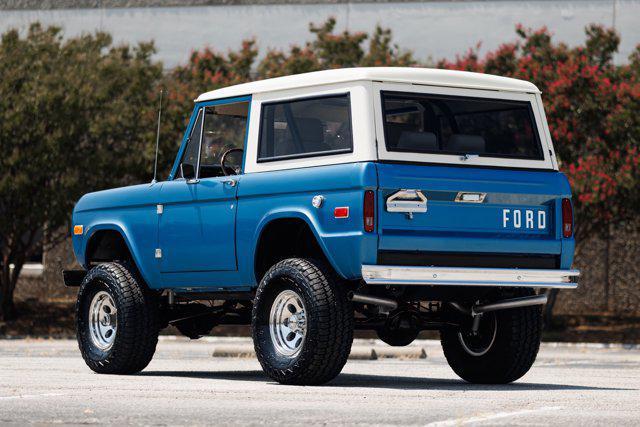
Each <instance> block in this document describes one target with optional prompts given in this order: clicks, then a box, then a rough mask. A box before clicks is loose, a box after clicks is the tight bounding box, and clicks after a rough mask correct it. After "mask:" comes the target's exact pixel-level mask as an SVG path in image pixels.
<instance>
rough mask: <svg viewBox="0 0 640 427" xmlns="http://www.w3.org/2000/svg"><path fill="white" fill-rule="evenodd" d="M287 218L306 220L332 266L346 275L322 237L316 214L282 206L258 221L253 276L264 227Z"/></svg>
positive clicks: (252, 252) (342, 275) (255, 235)
mask: <svg viewBox="0 0 640 427" xmlns="http://www.w3.org/2000/svg"><path fill="white" fill-rule="evenodd" d="M287 218H295V219H300V220H302V221H304V222H305V223H306V224H307V226H308V227H309V229H310V230H311V233H313V237H314V238H315V239H316V242H318V246H319V247H320V250H322V253H323V254H324V256H325V257H326V258H327V260H328V261H329V264H330V265H331V267H332V268H333V269H334V270H335V271H336V272H337V273H338V274H339V275H340V276H341V277H344V274H343V273H342V271H341V270H340V269H339V268H338V264H337V263H336V262H335V260H334V259H333V257H332V256H331V252H330V251H329V250H328V249H327V247H326V245H325V243H324V239H322V237H321V236H322V235H321V234H320V233H319V232H318V230H319V229H320V227H319V225H318V223H317V221H316V220H315V218H314V216H313V215H311V214H310V213H309V212H308V211H306V210H304V209H299V208H297V209H292V208H282V209H274V210H272V211H269V212H267V213H266V214H265V215H264V216H263V217H262V218H261V219H260V222H259V223H258V226H257V227H256V232H255V234H254V238H253V241H254V244H253V249H252V251H251V267H250V268H251V270H250V271H251V277H255V274H256V272H255V262H256V256H257V251H258V245H259V244H260V239H261V238H262V233H263V231H264V229H265V228H266V227H267V226H268V225H269V224H270V223H271V222H273V221H275V220H278V219H287Z"/></svg>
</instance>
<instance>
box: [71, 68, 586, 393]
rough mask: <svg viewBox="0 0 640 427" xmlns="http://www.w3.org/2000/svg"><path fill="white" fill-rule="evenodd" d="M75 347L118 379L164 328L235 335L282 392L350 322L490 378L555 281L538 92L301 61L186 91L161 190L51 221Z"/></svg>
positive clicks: (323, 373) (558, 272) (512, 374)
mask: <svg viewBox="0 0 640 427" xmlns="http://www.w3.org/2000/svg"><path fill="white" fill-rule="evenodd" d="M72 230H73V231H72V233H73V247H74V251H75V255H76V257H77V260H78V262H79V263H80V265H81V266H82V267H83V268H84V269H83V270H74V271H65V272H64V279H65V283H66V284H67V285H68V286H79V292H78V299H77V305H76V311H77V337H78V342H79V346H80V350H81V352H82V356H83V357H84V360H85V361H86V363H87V365H88V366H89V367H90V368H91V369H93V370H94V371H96V372H99V373H106V374H130V373H135V372H138V371H140V370H142V369H144V368H145V367H146V366H147V365H148V364H149V362H150V361H151V358H152V357H153V354H154V351H155V348H156V344H157V341H158V333H159V331H160V330H161V329H163V328H165V327H167V326H169V325H173V326H174V327H175V328H177V330H178V331H180V332H181V333H182V334H184V335H186V336H188V337H190V338H193V339H195V338H199V337H202V336H204V335H207V334H209V333H210V332H211V331H212V330H213V329H214V328H215V327H216V326H218V325H229V324H234V325H249V324H250V325H251V328H252V334H253V341H254V344H255V350H256V354H257V357H258V360H259V361H260V364H261V365H262V367H263V369H264V371H265V372H266V374H267V375H268V376H270V377H271V378H273V379H274V380H276V381H278V382H280V383H285V384H306V385H309V384H322V383H325V382H327V381H329V380H331V379H333V378H334V377H335V376H336V375H338V374H339V373H340V371H341V370H342V368H343V366H344V364H345V362H346V361H347V357H348V356H349V352H350V349H351V344H352V340H353V334H354V330H356V329H358V330H372V331H375V332H376V333H377V335H378V337H379V338H380V339H381V340H382V341H384V342H386V343H388V344H389V345H392V346H404V345H408V344H410V343H411V342H412V341H413V340H414V339H415V338H416V337H417V335H418V333H419V332H420V331H422V330H438V331H439V332H440V336H441V342H442V347H443V349H444V354H445V356H446V359H447V361H448V362H449V364H450V366H451V368H452V369H453V370H454V371H455V373H456V374H458V375H459V376H460V377H461V378H463V379H464V380H466V381H469V382H473V383H508V382H511V381H515V380H516V379H518V378H520V377H521V376H523V375H524V374H525V373H526V372H527V371H528V370H529V368H530V367H531V365H532V364H533V362H534V360H535V358H536V354H537V352H538V348H539V343H540V334H541V322H542V320H541V307H542V304H544V303H545V302H546V296H545V292H544V290H546V289H549V288H560V289H570V288H575V287H576V286H577V276H578V275H579V272H578V271H576V270H572V269H571V264H572V260H573V252H574V238H573V212H572V206H571V190H570V188H569V183H568V181H567V178H566V177H565V175H563V174H562V173H560V172H559V171H558V162H557V159H556V157H555V154H554V150H553V145H552V142H551V137H550V134H549V129H548V126H547V122H546V119H545V115H544V111H543V107H542V101H541V97H540V92H539V91H538V89H537V88H536V87H535V86H534V85H533V84H531V83H529V82H525V81H521V80H515V79H510V78H503V77H497V76H491V75H483V74H475V73H468V72H459V71H445V70H431V69H419V68H353V69H343V70H330V71H320V72H314V73H308V74H301V75H294V76H288V77H280V78H274V79H269V80H263V81H256V82H251V83H246V84H240V85H237V86H231V87H227V88H223V89H219V90H214V91H212V92H208V93H204V94H202V95H200V97H198V98H197V99H196V101H195V107H194V109H193V113H192V115H191V120H190V122H189V125H188V127H187V129H186V132H185V135H184V139H183V141H182V145H181V147H180V150H179V151H178V153H177V156H176V160H175V163H174V165H173V168H172V170H171V173H170V174H169V176H168V177H167V178H166V180H164V181H161V182H156V181H155V180H154V181H153V182H152V183H151V184H143V185H134V186H130V187H125V188H117V189H112V190H107V191H99V192H95V193H90V194H87V195H85V196H84V197H82V198H81V199H80V200H79V201H78V203H77V205H76V207H75V209H74V212H73V226H72Z"/></svg>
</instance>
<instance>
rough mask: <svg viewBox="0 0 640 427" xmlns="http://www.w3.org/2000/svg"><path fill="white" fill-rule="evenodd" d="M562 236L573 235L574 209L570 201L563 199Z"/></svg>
mask: <svg viewBox="0 0 640 427" xmlns="http://www.w3.org/2000/svg"><path fill="white" fill-rule="evenodd" d="M562 235H563V236H564V237H571V236H572V235H573V207H572V206H571V200H569V199H562Z"/></svg>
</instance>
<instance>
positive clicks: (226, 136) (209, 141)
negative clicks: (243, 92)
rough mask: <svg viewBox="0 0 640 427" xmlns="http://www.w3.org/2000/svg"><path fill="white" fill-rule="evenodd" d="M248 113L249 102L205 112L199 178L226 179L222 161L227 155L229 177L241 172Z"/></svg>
mask: <svg viewBox="0 0 640 427" xmlns="http://www.w3.org/2000/svg"><path fill="white" fill-rule="evenodd" d="M248 113H249V102H248V101H244V102H236V103H233V104H222V105H213V106H210V107H206V108H205V118H204V132H203V136H202V137H203V140H202V152H201V154H200V178H211V177H215V176H224V175H225V173H224V172H223V171H222V165H221V160H222V156H223V155H224V154H225V153H227V152H228V154H227V156H226V158H225V169H226V172H227V173H226V175H233V174H238V173H240V172H241V169H242V150H244V141H245V135H246V131H247V117H248ZM230 150H233V151H230ZM196 154H197V153H196Z"/></svg>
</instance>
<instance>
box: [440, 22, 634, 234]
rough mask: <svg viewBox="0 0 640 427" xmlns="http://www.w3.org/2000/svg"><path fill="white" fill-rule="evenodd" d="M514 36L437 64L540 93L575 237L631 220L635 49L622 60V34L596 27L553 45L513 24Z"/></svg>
mask: <svg viewBox="0 0 640 427" xmlns="http://www.w3.org/2000/svg"><path fill="white" fill-rule="evenodd" d="M516 33H517V34H518V36H519V39H518V40H517V41H515V42H514V43H510V44H505V45H502V46H501V47H499V48H498V49H497V50H495V51H492V52H489V53H487V54H486V55H485V56H484V57H483V58H481V57H480V55H478V47H479V46H477V47H476V49H471V50H470V51H469V52H467V53H466V54H465V55H463V56H459V57H457V58H456V60H455V61H452V62H449V61H446V60H442V61H440V62H439V63H438V66H439V67H442V68H451V69H462V70H468V71H477V72H484V73H489V74H497V75H503V76H510V77H515V78H520V79H524V80H529V81H532V82H534V83H535V84H536V85H537V86H538V88H540V90H541V91H542V99H543V101H544V104H545V111H546V114H547V118H548V121H549V128H550V130H551V136H552V138H553V141H554V146H555V149H556V153H557V155H558V158H559V162H560V166H561V169H562V170H563V171H564V172H565V173H566V174H567V176H568V177H569V180H570V181H571V184H572V188H573V192H574V206H575V209H576V218H577V226H576V239H577V240H578V241H582V240H584V239H586V238H588V237H590V236H593V235H595V234H597V233H603V232H604V233H607V230H608V229H609V227H610V226H612V225H615V224H617V223H621V222H626V221H631V220H634V219H635V217H636V215H637V210H638V207H639V206H640V197H639V195H638V192H637V191H636V190H637V188H638V186H640V174H639V168H638V165H639V160H640V67H639V66H638V64H639V63H640V61H639V59H638V58H640V53H639V52H640V48H638V49H636V51H635V52H634V53H633V54H632V55H631V56H630V58H629V64H628V65H616V64H614V63H613V56H614V54H615V53H616V52H617V50H618V45H619V43H620V37H619V36H618V34H617V33H616V32H615V31H613V30H611V29H607V28H604V27H601V26H598V25H589V26H587V27H586V29H585V33H586V40H585V43H584V45H579V46H576V47H573V48H569V47H568V46H567V45H566V44H564V43H554V42H553V40H552V37H551V34H550V33H549V32H548V31H547V29H546V28H542V29H539V30H535V31H534V30H531V29H526V28H523V27H520V26H519V27H517V28H516Z"/></svg>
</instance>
